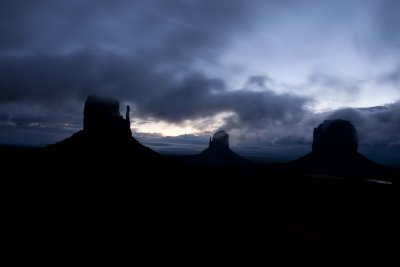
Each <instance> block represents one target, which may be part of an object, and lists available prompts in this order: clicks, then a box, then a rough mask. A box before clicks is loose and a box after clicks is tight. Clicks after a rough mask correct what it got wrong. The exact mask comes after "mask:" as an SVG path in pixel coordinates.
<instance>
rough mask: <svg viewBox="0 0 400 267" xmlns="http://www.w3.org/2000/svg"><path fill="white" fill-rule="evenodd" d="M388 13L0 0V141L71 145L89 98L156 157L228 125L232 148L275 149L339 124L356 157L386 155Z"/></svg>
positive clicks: (395, 88)
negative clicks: (346, 123)
mask: <svg viewBox="0 0 400 267" xmlns="http://www.w3.org/2000/svg"><path fill="white" fill-rule="evenodd" d="M399 11H400V1H396V0H352V1H348V0H335V1H333V0H332V1H327V0H326V1H321V0H219V1H214V0H168V1H165V0H146V1H136V0H131V1H128V0H115V1H106V0H68V1H67V0H58V1H53V0H36V1H28V0H25V1H23V0H13V1H5V0H0V36H1V40H0V143H3V144H29V145H44V144H48V143H53V142H56V141H59V140H61V139H63V138H66V137H68V136H70V135H71V134H72V133H74V132H76V131H78V130H79V129H81V128H82V111H83V105H84V101H85V98H86V97H87V95H89V94H93V93H95V94H100V95H105V96H112V97H114V98H116V99H118V100H120V102H121V112H122V108H123V106H124V105H125V104H129V105H131V107H132V114H131V117H132V124H131V128H132V130H133V132H134V135H135V136H137V138H138V139H141V140H143V141H144V142H147V143H148V144H159V146H158V148H160V149H161V147H170V148H171V149H172V148H173V149H175V150H179V149H182V150H185V149H189V148H190V146H191V145H196V144H199V145H200V146H201V145H202V144H203V143H202V141H200V143H199V142H198V140H200V139H201V140H206V141H205V143H206V142H207V140H208V136H209V135H211V134H212V133H213V132H215V131H217V130H218V129H225V130H227V131H228V132H229V133H230V135H231V139H230V140H232V145H233V146H237V147H242V148H243V151H245V150H246V149H248V150H249V151H250V150H251V149H252V148H253V150H257V151H258V150H259V149H260V148H263V147H264V146H267V147H271V146H274V147H275V148H274V149H276V146H278V150H279V147H281V149H282V151H283V150H284V148H285V146H289V147H291V146H298V145H305V146H309V144H310V142H311V139H312V129H313V128H314V127H317V126H318V124H319V123H321V122H323V120H324V119H329V118H342V119H349V120H351V121H352V122H353V123H354V124H355V126H356V128H357V130H358V134H359V137H360V144H361V147H363V148H365V150H366V151H367V150H368V151H377V150H374V149H373V148H374V147H375V148H379V149H380V150H381V151H384V149H388V150H396V149H397V148H399V147H400V136H399V132H400V131H399V130H400V102H399V101H400V63H399V62H400V32H399V31H400V30H399V29H400V16H399V15H398V14H399V13H400V12H399ZM376 106H380V107H382V108H370V107H376ZM368 108H369V109H368ZM185 140H186V141H185ZM172 141H173V142H172ZM171 142H172V143H171ZM155 147H157V146H155ZM285 151H286V150H285ZM373 153H375V152H371V153H370V154H373ZM382 153H384V152H382Z"/></svg>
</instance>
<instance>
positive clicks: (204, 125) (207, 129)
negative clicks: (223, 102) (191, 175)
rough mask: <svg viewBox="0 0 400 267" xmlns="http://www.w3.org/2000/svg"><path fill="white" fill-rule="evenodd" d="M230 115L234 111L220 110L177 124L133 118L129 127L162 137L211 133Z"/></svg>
mask: <svg viewBox="0 0 400 267" xmlns="http://www.w3.org/2000/svg"><path fill="white" fill-rule="evenodd" d="M232 116H235V113H233V112H221V113H219V114H217V115H214V116H210V117H206V118H200V119H196V120H185V121H183V122H182V123H179V124H178V123H170V122H166V121H163V120H156V119H154V118H149V119H147V120H143V119H140V118H134V119H132V121H131V129H132V131H133V132H141V133H151V134H160V135H161V136H164V137H165V136H179V135H184V134H192V135H201V134H211V133H214V132H215V131H217V130H218V129H220V127H221V126H222V125H224V121H225V120H226V119H227V118H230V117H232Z"/></svg>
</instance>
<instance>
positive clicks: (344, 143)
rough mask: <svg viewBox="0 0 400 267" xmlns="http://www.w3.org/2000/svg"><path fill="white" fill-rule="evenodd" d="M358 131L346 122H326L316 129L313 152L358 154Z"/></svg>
mask: <svg viewBox="0 0 400 267" xmlns="http://www.w3.org/2000/svg"><path fill="white" fill-rule="evenodd" d="M357 149H358V138H357V131H356V128H355V127H354V125H353V124H351V123H350V122H349V121H346V120H340V119H338V120H326V121H324V123H322V124H320V125H319V126H318V127H317V128H314V134H313V144H312V152H313V153H315V154H331V155H333V154H338V155H343V154H346V155H349V154H356V153H357Z"/></svg>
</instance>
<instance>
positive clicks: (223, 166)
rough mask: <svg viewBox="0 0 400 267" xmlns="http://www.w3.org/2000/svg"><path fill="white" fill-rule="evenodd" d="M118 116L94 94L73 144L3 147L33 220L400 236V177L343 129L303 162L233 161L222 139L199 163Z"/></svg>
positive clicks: (338, 123)
mask: <svg viewBox="0 0 400 267" xmlns="http://www.w3.org/2000/svg"><path fill="white" fill-rule="evenodd" d="M119 108H120V107H119V102H118V101H117V100H115V99H112V98H105V97H99V96H94V95H92V96H89V97H88V98H87V101H86V105H85V108H84V120H83V121H84V122H83V125H84V127H83V130H81V131H79V132H77V133H75V134H73V135H72V136H71V137H69V138H67V139H65V140H62V141H60V142H58V143H55V144H51V145H48V146H47V147H46V148H26V147H11V146H2V147H1V154H0V155H1V162H2V164H3V166H4V167H3V168H5V169H6V170H7V172H6V173H11V175H10V176H8V177H7V178H6V181H7V183H10V185H11V184H12V185H13V186H16V187H17V188H15V187H14V189H15V190H18V191H20V193H19V194H21V193H22V194H23V195H25V196H29V198H30V199H31V201H33V202H32V203H35V204H34V205H39V207H38V209H36V208H35V211H34V212H35V214H34V216H41V212H47V210H48V209H52V210H54V214H53V213H52V214H53V215H55V216H61V215H60V214H58V215H57V213H59V212H61V210H62V212H65V210H64V209H63V208H67V207H68V209H73V210H74V211H73V214H74V215H76V212H78V214H81V215H79V216H84V218H86V219H89V220H98V219H100V217H101V216H102V214H108V213H109V212H111V213H112V214H113V215H110V214H108V215H107V216H115V217H113V218H107V219H106V221H107V223H111V224H112V225H113V224H122V225H123V226H124V227H129V226H128V225H127V224H129V223H128V222H129V221H130V220H127V221H125V219H124V218H123V217H120V216H125V215H123V213H125V212H127V211H129V210H132V212H133V211H134V213H135V216H134V218H135V219H134V221H135V224H137V223H139V225H141V227H143V228H144V229H147V228H148V227H152V228H153V227H154V229H155V230H154V231H155V232H154V233H152V234H154V235H158V234H167V233H164V232H163V230H160V229H165V227H168V228H169V227H171V228H172V229H175V230H174V231H182V229H181V227H183V228H185V229H187V228H190V227H194V226H195V225H198V224H203V223H204V224H206V225H207V226H206V227H208V228H210V229H213V230H215V229H216V228H218V229H219V230H220V231H221V232H223V233H226V232H228V231H230V229H231V228H236V227H239V225H241V224H242V223H244V225H246V227H248V226H249V225H248V224H252V225H254V227H255V228H254V231H257V232H258V231H259V230H260V229H263V228H264V227H268V229H270V231H271V232H275V231H279V233H280V235H283V236H286V237H298V236H300V237H301V236H303V237H308V238H321V237H329V236H330V237H333V236H335V235H337V234H338V233H339V234H347V233H352V234H360V235H361V234H363V233H365V232H367V233H368V235H369V236H376V237H384V236H385V237H393V236H394V234H395V233H397V232H398V225H399V223H400V198H399V193H400V179H399V178H400V171H399V170H396V169H392V168H388V167H384V166H382V165H379V164H376V163H374V162H372V161H370V160H368V159H367V158H366V157H364V156H363V155H361V154H359V153H358V152H357V146H358V141H357V132H356V129H355V128H354V126H353V125H352V124H351V123H350V122H349V121H345V120H332V121H325V122H323V123H322V124H320V125H319V126H318V127H317V128H315V129H314V141H313V145H312V148H310V150H311V152H310V153H308V154H307V155H305V156H304V157H301V158H299V159H297V160H295V161H292V162H287V163H282V164H261V163H257V162H251V161H249V160H246V159H244V158H242V157H240V156H239V155H238V154H236V153H235V152H233V151H232V150H231V149H230V148H229V135H228V134H227V133H226V132H224V131H219V132H217V133H216V134H215V135H214V136H213V138H212V139H210V142H209V147H208V148H206V149H205V150H204V151H203V152H201V153H200V154H198V155H193V156H175V157H166V156H162V155H160V154H158V153H157V152H155V151H153V150H151V149H150V148H147V147H145V146H143V145H142V144H140V143H139V142H138V141H137V140H136V139H135V138H134V137H133V136H132V133H131V131H130V129H129V108H127V115H126V117H125V118H123V117H122V116H120V113H119ZM42 201H43V202H42ZM29 205H30V203H26V204H24V206H25V207H24V208H27V209H28V208H29ZM60 205H61V206H60ZM86 205H90V206H86ZM60 207H63V208H61V210H60ZM104 209H105V210H104ZM110 209H111V210H110ZM36 212H38V213H37V214H36ZM67 212H68V211H67ZM88 214H90V215H88ZM47 215H49V214H46V215H45V216H47ZM53 215H52V216H53ZM70 215H71V216H72V214H70ZM27 216H29V215H27ZM87 216H89V217H90V218H89V217H87ZM92 216H94V217H92ZM98 216H100V217H98ZM96 218H97V219H96ZM109 220H110V222H108V221H109ZM181 220H185V224H184V225H182V224H181V222H180V221H181ZM208 220H213V221H214V220H215V223H211V224H210V223H208ZM59 223H61V222H59ZM132 223H133V222H132ZM160 227H161V228H160ZM271 227H272V228H271ZM178 228H179V229H178ZM256 229H257V230H256ZM203 230H204V231H206V230H205V229H203ZM160 231H161V232H160ZM275 233H276V232H275Z"/></svg>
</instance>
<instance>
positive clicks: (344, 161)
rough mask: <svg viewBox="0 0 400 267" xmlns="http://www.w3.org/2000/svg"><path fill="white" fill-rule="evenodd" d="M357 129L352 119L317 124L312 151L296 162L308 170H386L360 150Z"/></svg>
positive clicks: (347, 172)
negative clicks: (359, 151)
mask: <svg viewBox="0 0 400 267" xmlns="http://www.w3.org/2000/svg"><path fill="white" fill-rule="evenodd" d="M357 150H358V138H357V131H356V128H355V127H354V125H353V124H352V123H351V122H350V121H346V120H341V119H336V120H326V121H324V122H323V123H321V124H320V125H319V126H318V127H317V128H314V134H313V144H312V151H311V153H309V154H307V155H305V156H304V157H302V158H300V159H298V160H296V161H294V162H293V166H294V167H295V168H296V169H301V170H303V171H305V172H307V173H317V174H329V175H339V176H341V177H350V176H357V177H367V176H375V175H376V174H377V173H379V174H382V173H383V172H382V171H384V167H383V166H380V165H378V164H376V163H374V162H372V161H370V160H369V159H367V158H366V157H364V156H363V155H361V154H360V153H358V151H357Z"/></svg>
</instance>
